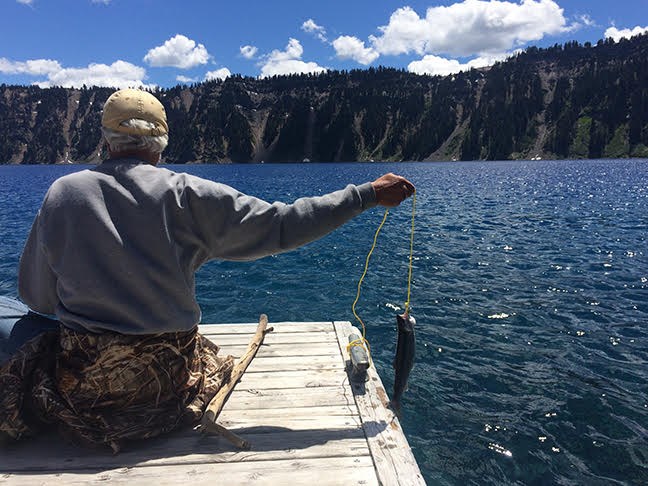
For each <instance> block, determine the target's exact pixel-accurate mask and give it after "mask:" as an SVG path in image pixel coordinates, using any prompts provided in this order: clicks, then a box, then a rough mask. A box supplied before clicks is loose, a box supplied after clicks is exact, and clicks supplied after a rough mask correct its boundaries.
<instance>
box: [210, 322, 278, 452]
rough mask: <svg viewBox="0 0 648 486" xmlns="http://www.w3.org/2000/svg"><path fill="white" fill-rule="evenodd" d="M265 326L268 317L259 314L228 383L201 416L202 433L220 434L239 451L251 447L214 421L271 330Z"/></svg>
mask: <svg viewBox="0 0 648 486" xmlns="http://www.w3.org/2000/svg"><path fill="white" fill-rule="evenodd" d="M267 326H268V316H266V315H265V314H261V315H260V316H259V325H258V326H257V329H256V333H255V334H254V336H252V339H251V340H250V343H249V344H248V347H247V350H246V351H245V354H244V355H243V356H241V358H240V359H239V360H238V362H237V363H236V365H234V368H233V369H232V374H231V375H230V379H229V381H228V382H227V383H226V384H225V385H223V387H222V388H221V389H220V390H218V393H216V395H215V396H214V398H212V399H211V401H210V402H209V405H207V409H206V410H205V414H204V415H203V418H202V423H201V425H202V432H203V433H216V434H220V435H222V436H223V437H225V438H226V439H227V440H229V441H230V442H231V443H232V444H234V445H235V446H236V447H238V448H239V449H245V450H248V449H250V447H251V446H250V443H249V442H248V441H246V440H244V439H242V438H240V437H239V436H238V435H236V434H234V433H233V432H230V431H229V430H227V429H226V428H225V427H223V426H222V425H219V424H217V423H216V419H217V418H218V416H219V415H220V413H221V411H222V410H223V407H224V406H225V402H227V399H228V398H229V397H230V395H231V393H232V390H233V389H234V387H235V386H236V384H237V383H238V381H239V380H240V379H241V376H243V373H245V370H246V369H247V367H248V366H249V365H250V363H251V362H252V360H253V359H254V356H255V355H256V353H257V351H258V350H259V348H260V347H261V344H263V338H264V337H265V335H266V334H267V333H269V332H270V331H272V330H273V328H272V327H270V328H267Z"/></svg>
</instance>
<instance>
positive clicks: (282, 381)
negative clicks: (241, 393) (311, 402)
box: [236, 369, 348, 390]
mask: <svg viewBox="0 0 648 486" xmlns="http://www.w3.org/2000/svg"><path fill="white" fill-rule="evenodd" d="M347 381H348V378H347V375H346V372H345V371H344V370H340V369H337V370H336V369H334V370H308V371H302V370H298V371H276V372H273V371H270V372H259V373H246V374H245V375H243V377H242V378H241V381H239V383H238V384H237V385H236V389H237V390H246V389H253V390H267V389H271V388H312V387H322V386H336V385H343V384H345V383H346V382H347Z"/></svg>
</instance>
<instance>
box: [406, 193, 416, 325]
mask: <svg viewBox="0 0 648 486" xmlns="http://www.w3.org/2000/svg"><path fill="white" fill-rule="evenodd" d="M415 216H416V191H414V194H412V231H411V232H410V254H409V272H408V274H407V300H406V301H405V315H408V314H409V308H410V294H411V292H412V266H413V265H412V260H413V258H414V217H415Z"/></svg>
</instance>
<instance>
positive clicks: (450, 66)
mask: <svg viewBox="0 0 648 486" xmlns="http://www.w3.org/2000/svg"><path fill="white" fill-rule="evenodd" d="M509 56H510V54H500V55H494V56H486V57H477V58H475V59H471V60H470V61H468V62H467V63H463V64H462V63H460V62H459V61H457V60H455V59H446V58H444V57H439V56H434V55H431V54H428V55H427V56H425V57H424V58H423V59H421V60H420V61H412V62H410V63H409V64H408V65H407V70H408V71H409V72H412V73H416V74H430V75H433V76H437V75H438V76H447V75H449V74H456V73H458V72H460V71H469V70H470V69H473V68H475V69H476V68H481V67H486V66H492V65H493V64H495V63H496V62H497V61H503V60H504V59H506V58H507V57H509Z"/></svg>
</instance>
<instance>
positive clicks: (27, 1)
mask: <svg viewBox="0 0 648 486" xmlns="http://www.w3.org/2000/svg"><path fill="white" fill-rule="evenodd" d="M16 1H17V2H18V3H22V4H23V5H32V4H33V3H34V0H16Z"/></svg>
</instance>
